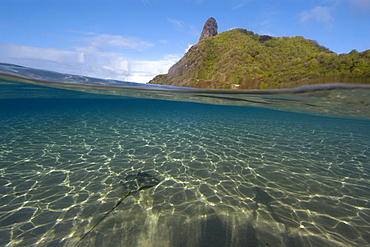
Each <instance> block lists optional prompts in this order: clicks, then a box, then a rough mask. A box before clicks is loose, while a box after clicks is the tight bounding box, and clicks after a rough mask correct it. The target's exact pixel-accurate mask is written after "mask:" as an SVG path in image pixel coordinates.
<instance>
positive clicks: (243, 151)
mask: <svg viewBox="0 0 370 247" xmlns="http://www.w3.org/2000/svg"><path fill="white" fill-rule="evenodd" d="M6 69H9V70H11V69H14V68H13V67H11V66H10V67H6V66H3V71H2V73H3V77H2V79H0V82H1V84H0V91H1V97H0V110H1V111H0V246H75V245H76V244H77V243H78V241H79V240H80V239H81V238H82V236H83V235H84V234H85V233H87V232H88V231H89V230H90V229H91V228H92V227H93V226H94V225H95V224H96V223H97V222H98V221H99V220H100V219H101V218H102V217H103V216H104V214H105V213H106V212H108V211H109V210H110V209H111V208H112V207H114V206H115V205H116V203H117V202H118V201H119V200H120V198H122V197H123V196H124V195H125V194H126V193H127V191H125V189H124V188H123V186H121V185H120V181H121V180H123V179H124V178H125V176H126V175H130V174H135V173H137V172H138V171H145V172H147V173H148V174H151V175H153V176H155V177H157V178H158V179H159V180H160V183H159V184H158V185H156V186H154V187H152V188H148V189H146V190H142V191H139V192H137V193H135V194H133V195H132V196H129V197H127V198H126V199H125V200H124V201H123V202H122V203H121V204H120V205H119V206H118V207H117V208H116V209H115V210H114V211H112V213H110V214H109V216H108V217H106V218H105V219H104V220H103V221H102V222H101V223H99V224H98V225H97V226H96V227H95V228H94V229H93V230H92V231H91V232H90V233H89V234H88V235H87V236H86V237H85V238H84V239H83V240H82V241H81V242H80V243H78V246H368V245H370V189H369V188H370V131H369V130H370V120H369V117H368V118H366V116H369V115H367V114H368V110H369V104H368V102H369V98H368V97H367V95H368V91H366V90H369V89H361V90H360V92H361V94H362V95H365V96H364V97H362V98H361V97H359V96H358V95H359V94H358V92H356V90H354V89H353V88H351V89H346V88H344V89H341V90H342V91H340V95H342V96H343V95H350V96H351V95H353V97H352V98H355V99H356V100H357V101H356V102H357V103H356V104H355V103H353V104H352V105H350V107H349V108H348V109H347V108H343V105H345V104H344V103H345V102H347V101H346V100H348V98H346V99H344V98H343V97H342V98H343V99H341V100H339V101H338V104H337V105H340V103H341V102H342V103H343V102H344V103H343V104H342V106H341V107H336V108H333V107H332V108H329V107H321V108H320V107H318V108H320V109H317V110H316V111H315V109H314V108H315V107H316V106H315V107H313V106H312V105H313V104H319V103H320V102H321V103H322V104H321V105H323V106H325V104H324V103H325V102H328V101H329V100H330V99H331V98H330V97H328V95H329V96H330V95H332V93H333V92H334V91H335V90H330V91H329V93H328V91H325V90H323V91H320V90H312V91H309V92H307V91H305V92H304V94H305V95H307V94H308V95H310V97H309V98H307V99H306V100H304V99H302V95H303V93H302V92H301V93H300V94H299V95H297V94H293V93H291V94H289V95H280V94H279V93H272V94H268V95H267V96H266V95H265V96H263V95H262V96H261V95H253V94H252V93H250V92H249V93H247V94H246V95H243V94H239V93H238V94H231V95H229V94H227V95H222V97H221V96H220V92H218V91H217V92H215V91H212V92H201V93H198V92H196V93H195V94H194V92H190V91H186V92H182V93H180V94H178V93H175V92H173V91H170V92H163V91H160V92H157V91H155V90H154V91H153V88H149V89H140V90H141V91H137V90H136V91H135V90H133V89H132V88H131V89H125V90H124V94H125V95H124V96H122V94H123V93H122V92H123V91H122V90H118V89H116V88H115V87H114V86H112V85H110V86H109V87H108V88H105V89H100V88H92V87H84V88H72V87H71V86H70V85H67V86H62V85H57V87H59V88H55V87H56V85H53V87H47V85H48V83H47V82H42V83H41V82H37V83H36V82H35V81H31V82H32V83H31V84H30V81H29V82H27V83H25V82H22V81H23V79H20V78H15V77H14V78H13V77H12V78H10V79H9V77H5V76H4V73H5V72H4V70H6ZM32 72H33V73H34V72H35V71H32ZM36 72H37V71H36ZM39 72H40V71H39ZM13 73H14V72H13ZM52 78H54V79H55V81H58V80H59V81H60V80H61V79H58V77H57V75H55V76H54V77H53V74H50V75H48V81H53V80H52ZM34 79H35V78H33V80H34ZM107 83H108V81H107ZM49 84H50V83H49ZM45 85H46V86H45ZM50 85H51V84H50ZM90 86H91V85H90ZM132 87H134V88H135V85H134V84H133V85H132ZM66 89H71V90H66ZM107 90H108V91H109V93H107V92H108V91H107ZM176 90H177V89H176ZM178 90H180V89H178ZM83 91H85V92H83ZM180 91H181V90H180ZM92 92H93V93H92ZM99 92H100V93H99ZM324 92H325V93H326V95H324V96H323V93H324ZM221 93H222V92H221ZM108 94H111V95H108ZM112 94H117V95H112ZM355 94H356V95H355ZM130 95H131V96H135V97H129V96H130ZM140 95H141V96H140ZM337 95H338V93H337ZM165 97H168V98H169V99H170V100H160V99H158V98H165ZM225 97H226V98H228V99H226V100H225V99H224V98H225ZM248 97H249V98H248ZM250 97H253V99H254V101H253V102H254V103H253V102H252V103H251V100H250ZM289 97H290V98H289ZM325 97H326V98H325ZM200 98H201V99H203V98H206V101H207V103H212V101H214V102H213V103H217V104H220V103H222V105H215V104H205V103H195V102H185V101H198V102H199V101H200V100H199V99H200ZM277 98H279V99H285V101H284V102H285V103H284V104H285V107H286V109H289V110H290V111H286V110H285V111H283V110H276V109H275V108H273V107H276V105H273V104H271V106H270V107H257V106H246V105H239V106H238V105H235V102H239V103H240V101H241V100H240V99H243V102H242V103H243V104H244V103H245V102H244V101H245V99H248V100H249V101H250V105H253V104H255V102H256V101H258V102H260V103H261V102H262V103H261V104H260V106H262V105H263V104H265V106H266V104H267V103H271V102H272V101H271V100H273V102H277V100H276V99H277ZM288 98H289V99H290V100H288ZM292 98H295V101H294V102H293V101H292V100H291V99H292ZM176 99H177V100H181V101H177V100H176ZM232 99H234V100H232ZM225 102H226V103H225ZM266 102H267V103H266ZM358 102H362V103H358ZM227 104H228V105H227ZM282 105H283V103H282ZM297 105H300V106H307V105H309V109H307V110H309V111H308V112H303V111H302V108H299V109H298V107H297ZM332 105H334V104H332ZM279 108H281V107H280V106H279ZM316 108H317V107H316ZM353 109H356V110H355V111H354V110H353ZM292 110H293V111H292ZM325 112H326V113H328V112H329V113H330V112H340V113H343V114H344V115H346V117H344V116H342V115H343V114H342V115H329V114H324V113H325ZM356 114H357V115H356ZM349 116H350V117H349ZM356 116H357V117H362V118H355V117H356ZM364 116H365V118H364Z"/></svg>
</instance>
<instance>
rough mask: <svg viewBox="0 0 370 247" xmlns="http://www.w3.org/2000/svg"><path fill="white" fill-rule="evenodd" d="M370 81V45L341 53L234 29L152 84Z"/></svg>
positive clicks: (264, 84)
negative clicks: (347, 52) (369, 48)
mask: <svg viewBox="0 0 370 247" xmlns="http://www.w3.org/2000/svg"><path fill="white" fill-rule="evenodd" d="M354 80H355V81H356V82H357V83H370V50H366V51H364V52H357V51H356V50H353V51H351V52H350V53H349V54H340V55H338V54H336V53H334V52H331V51H330V50H328V49H327V48H325V47H323V46H320V45H319V44H318V43H317V42H316V41H313V40H309V39H305V38H303V37H300V36H297V37H292V38H290V37H280V38H275V37H270V36H266V35H262V36H261V35H257V34H254V33H253V32H251V31H247V30H245V29H233V30H231V31H227V32H223V33H221V34H218V35H216V36H213V37H210V38H208V39H205V40H202V41H200V42H199V43H198V44H196V45H194V46H192V47H191V48H190V49H189V51H188V52H187V53H186V54H185V56H184V57H183V58H182V59H181V60H180V61H179V62H177V63H176V64H175V65H174V66H172V67H171V68H170V70H169V72H168V74H165V75H158V76H156V77H155V78H154V79H153V80H151V81H150V82H149V83H155V84H167V85H176V86H187V87H198V88H288V87H293V86H301V85H309V84H315V83H325V82H351V81H354Z"/></svg>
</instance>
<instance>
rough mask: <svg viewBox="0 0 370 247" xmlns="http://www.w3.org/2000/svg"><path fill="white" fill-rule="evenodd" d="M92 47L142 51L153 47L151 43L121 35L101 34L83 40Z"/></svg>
mask: <svg viewBox="0 0 370 247" xmlns="http://www.w3.org/2000/svg"><path fill="white" fill-rule="evenodd" d="M83 40H84V41H85V42H87V43H88V44H90V46H92V47H94V48H97V49H99V50H100V49H104V48H106V47H117V48H120V49H135V50H142V49H145V48H148V47H151V46H153V44H152V43H150V42H145V41H142V40H140V39H138V38H133V37H131V38H125V37H122V36H120V35H109V34H99V35H96V36H94V37H87V38H83Z"/></svg>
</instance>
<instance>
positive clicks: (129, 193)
mask: <svg viewBox="0 0 370 247" xmlns="http://www.w3.org/2000/svg"><path fill="white" fill-rule="evenodd" d="M129 195H131V191H130V192H128V194H127V195H126V196H124V197H123V198H122V199H121V200H119V201H118V202H117V204H116V205H115V206H114V207H113V208H112V209H111V210H109V211H108V212H107V213H106V214H105V215H104V216H103V217H102V218H101V219H100V220H99V221H98V222H97V223H96V224H95V225H94V226H93V227H92V228H91V229H90V230H89V231H88V232H87V233H85V235H83V236H82V237H81V238H80V240H78V242H77V243H76V245H75V246H77V245H78V244H79V243H80V242H81V241H82V240H83V239H84V238H85V237H86V236H87V235H89V233H90V232H91V231H92V230H94V228H95V227H96V226H97V225H99V223H100V222H102V221H103V220H104V219H105V218H106V217H107V216H108V215H109V214H110V213H111V212H112V211H113V210H115V209H116V208H117V207H118V206H119V205H120V204H121V202H123V200H125V199H126V198H127V197H128V196H129Z"/></svg>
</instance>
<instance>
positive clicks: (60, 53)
mask: <svg viewBox="0 0 370 247" xmlns="http://www.w3.org/2000/svg"><path fill="white" fill-rule="evenodd" d="M107 37H108V36H106V35H105V36H102V35H100V36H97V37H95V38H94V37H93V38H92V39H89V41H90V43H89V46H87V47H77V48H75V50H74V51H67V50H63V49H55V48H39V47H32V46H23V45H16V44H9V43H0V54H1V57H0V62H3V63H12V64H17V65H22V66H27V67H32V68H38V69H46V70H52V71H57V72H61V73H68V74H76V75H84V76H91V77H97V78H104V79H116V80H125V81H133V82H139V83H146V82H148V81H149V80H150V79H152V78H153V77H154V76H156V75H157V74H163V73H167V71H168V69H169V68H170V67H171V66H172V65H173V64H174V63H176V62H177V61H178V60H179V59H180V57H179V56H165V57H164V58H162V59H160V60H154V61H148V60H128V59H125V58H124V55H123V54H121V53H119V52H112V51H104V48H109V47H119V48H121V47H125V48H129V49H141V48H143V47H145V46H147V44H146V43H145V42H144V43H140V42H136V45H133V44H132V43H131V44H130V42H127V40H124V39H121V38H119V37H116V39H113V41H112V42H110V41H108V39H107Z"/></svg>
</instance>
